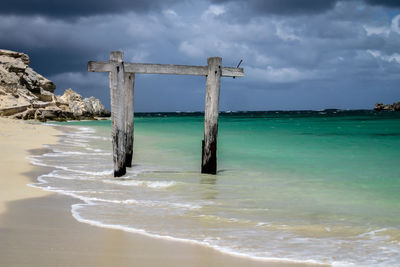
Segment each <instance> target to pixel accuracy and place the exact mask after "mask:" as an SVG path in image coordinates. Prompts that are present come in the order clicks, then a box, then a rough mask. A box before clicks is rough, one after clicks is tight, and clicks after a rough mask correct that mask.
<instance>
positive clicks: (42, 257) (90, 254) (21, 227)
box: [0, 119, 320, 266]
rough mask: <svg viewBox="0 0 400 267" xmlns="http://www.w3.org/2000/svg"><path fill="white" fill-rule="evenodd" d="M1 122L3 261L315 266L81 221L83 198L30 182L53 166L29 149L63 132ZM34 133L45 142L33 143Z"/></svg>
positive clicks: (52, 140)
mask: <svg viewBox="0 0 400 267" xmlns="http://www.w3.org/2000/svg"><path fill="white" fill-rule="evenodd" d="M0 124H1V128H0V129H2V130H1V131H0V138H1V139H0V141H1V145H2V147H8V148H9V149H11V150H12V151H8V153H7V149H2V150H1V152H0V153H2V154H3V156H2V158H5V155H4V154H5V153H7V156H8V157H7V160H4V161H3V160H2V162H1V164H2V165H3V166H1V167H2V168H1V177H2V178H0V185H1V187H0V191H1V194H0V195H1V196H2V197H1V199H0V239H1V240H2V242H1V243H0V265H4V266H9V265H13V266H14V265H41V266H48V265H58V266H60V265H61V266H65V265H77V266H83V265H86V266H87V265H96V266H110V265H118V266H155V265H156V266H157V265H158V266H159V265H163V266H243V265H248V266H308V265H311V266H316V265H315V264H305V263H294V262H293V263H292V262H286V261H285V260H276V261H266V260H264V259H253V258H250V257H246V256H243V255H232V254H231V253H229V254H228V253H223V252H220V251H217V250H216V249H213V248H210V247H207V246H204V245H200V244H192V243H190V242H189V241H186V242H182V241H177V240H168V239H166V238H164V237H159V238H155V237H150V236H148V235H146V234H144V233H132V232H127V231H126V230H124V231H123V230H122V229H119V230H117V229H109V228H106V227H104V226H102V227H99V225H97V226H98V227H93V225H90V224H89V223H88V222H86V223H81V222H78V221H77V220H76V218H74V217H73V216H72V214H71V205H79V204H80V203H82V204H83V203H84V202H82V201H81V200H78V199H75V198H73V197H70V196H66V195H61V194H56V193H51V192H49V191H44V190H40V189H38V188H33V187H29V186H27V184H28V183H31V182H35V181H36V179H37V177H38V176H39V175H40V174H45V173H48V171H47V169H48V168H44V167H38V166H33V165H32V164H31V163H30V162H29V160H28V158H27V156H28V155H29V154H28V152H30V153H44V152H45V148H43V145H44V144H46V143H47V144H48V143H55V142H57V137H56V135H57V134H58V133H59V131H58V130H56V129H55V128H54V127H52V126H49V125H41V124H36V123H26V122H21V121H14V120H13V121H11V120H7V119H1V120H0ZM21 128H23V129H24V131H21ZM13 129H14V131H15V132H12V131H13ZM29 133H31V134H29ZM32 134H33V135H34V138H35V140H36V139H37V138H39V137H40V138H39V139H40V141H39V140H37V142H32V140H31V139H32ZM27 135H28V136H27ZM16 136H17V138H16ZM9 139H12V140H9ZM27 141H28V142H27ZM18 142H19V143H18ZM11 152H12V153H11ZM13 153H14V154H15V155H12V154H13ZM14 165H16V166H14ZM17 166H18V167H17ZM5 171H7V172H8V173H7V174H6V175H4V174H5ZM3 177H4V178H3ZM10 177H12V178H10ZM7 178H8V179H7ZM10 189H12V190H10ZM6 191H7V192H8V193H7V194H5V192H6ZM114 228H115V227H114ZM318 266H320V265H318Z"/></svg>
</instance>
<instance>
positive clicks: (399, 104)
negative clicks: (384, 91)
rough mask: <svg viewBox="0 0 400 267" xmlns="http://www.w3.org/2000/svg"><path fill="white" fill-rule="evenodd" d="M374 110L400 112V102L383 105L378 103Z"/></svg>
mask: <svg viewBox="0 0 400 267" xmlns="http://www.w3.org/2000/svg"><path fill="white" fill-rule="evenodd" d="M374 110H388V111H400V102H395V103H393V104H383V103H380V102H378V103H376V104H375V107H374Z"/></svg>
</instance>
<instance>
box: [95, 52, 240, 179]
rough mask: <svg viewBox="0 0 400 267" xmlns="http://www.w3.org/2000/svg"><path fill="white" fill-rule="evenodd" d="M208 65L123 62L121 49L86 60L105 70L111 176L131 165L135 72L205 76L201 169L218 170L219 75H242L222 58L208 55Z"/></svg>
mask: <svg viewBox="0 0 400 267" xmlns="http://www.w3.org/2000/svg"><path fill="white" fill-rule="evenodd" d="M207 63H208V64H207V66H186V65H169V64H148V63H128V62H124V55H123V52H120V51H116V52H111V54H110V60H109V61H106V62H95V61H89V63H88V71H91V72H108V73H109V82H110V95H111V121H112V144H113V160H114V176H115V177H120V176H122V175H124V174H125V173H126V167H131V166H132V154H133V127H134V125H133V121H134V115H133V114H134V113H133V112H134V111H133V97H134V94H133V92H134V83H135V74H136V73H140V74H174V75H197V76H205V77H207V78H206V99H205V111H204V139H203V141H202V162H201V172H202V173H208V174H216V173H217V136H218V113H219V95H220V84H221V82H220V81H221V77H243V76H244V72H243V68H234V67H222V66H221V65H222V58H220V57H210V58H208V60H207Z"/></svg>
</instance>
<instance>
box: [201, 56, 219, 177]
mask: <svg viewBox="0 0 400 267" xmlns="http://www.w3.org/2000/svg"><path fill="white" fill-rule="evenodd" d="M207 62H208V74H207V81H206V103H205V110H204V140H203V145H202V161H201V173H208V174H216V173H217V137H218V115H219V114H218V112H219V95H220V86H221V72H222V71H221V69H222V67H221V65H222V58H220V57H211V58H208V60H207Z"/></svg>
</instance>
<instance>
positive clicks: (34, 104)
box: [0, 49, 110, 121]
mask: <svg viewBox="0 0 400 267" xmlns="http://www.w3.org/2000/svg"><path fill="white" fill-rule="evenodd" d="M29 63H30V60H29V56H28V55H26V54H24V53H19V52H14V51H9V50H1V49H0V116H8V117H11V118H16V119H36V120H40V121H46V120H73V119H93V118H94V117H108V116H110V112H109V111H108V110H106V109H105V108H104V106H103V105H102V104H101V102H100V100H98V99H96V98H94V97H90V98H85V99H82V96H80V95H79V94H77V93H76V92H74V91H73V90H72V89H67V90H66V91H65V93H64V95H62V96H56V95H54V90H55V89H56V85H55V84H54V83H53V82H52V81H50V80H48V79H46V78H45V77H43V76H42V75H40V74H38V73H36V72H35V71H34V70H33V69H32V68H30V67H29Z"/></svg>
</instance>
